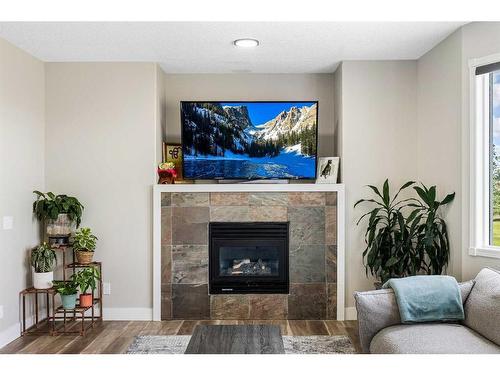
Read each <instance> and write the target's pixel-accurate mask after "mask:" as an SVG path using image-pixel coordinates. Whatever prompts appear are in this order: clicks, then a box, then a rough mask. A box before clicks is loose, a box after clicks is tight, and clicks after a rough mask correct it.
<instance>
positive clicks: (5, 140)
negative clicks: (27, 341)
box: [0, 39, 45, 346]
mask: <svg viewBox="0 0 500 375" xmlns="http://www.w3.org/2000/svg"><path fill="white" fill-rule="evenodd" d="M44 90H45V78H44V65H43V63H42V62H41V61H39V60H37V59H35V58H33V57H32V56H30V55H28V54H26V53H25V52H23V51H21V50H20V49H18V48H16V47H14V46H12V45H11V44H9V43H7V42H6V41H4V40H3V39H0V160H1V163H0V252H1V262H0V283H1V285H2V287H0V305H2V306H3V310H4V317H3V319H0V346H1V345H2V344H3V343H2V342H1V340H2V337H5V336H4V334H8V333H6V331H11V332H14V333H19V327H18V326H17V324H18V323H19V297H18V296H19V294H18V293H19V291H20V290H22V289H23V288H25V287H26V286H27V285H28V284H30V283H31V281H30V280H31V272H30V270H31V268H30V266H29V263H28V262H27V259H28V258H27V254H28V250H29V249H30V248H32V247H34V246H36V245H37V244H38V241H39V230H38V228H39V226H38V223H37V222H36V221H34V220H33V217H32V214H31V210H32V207H31V205H32V203H33V199H34V196H33V193H32V191H33V190H35V189H42V190H43V189H44V127H45V99H44V95H45V94H44ZM3 216H12V217H13V218H14V226H13V229H11V230H3V229H2V227H1V225H2V224H1V220H2V217H3ZM9 328H10V329H9Z"/></svg>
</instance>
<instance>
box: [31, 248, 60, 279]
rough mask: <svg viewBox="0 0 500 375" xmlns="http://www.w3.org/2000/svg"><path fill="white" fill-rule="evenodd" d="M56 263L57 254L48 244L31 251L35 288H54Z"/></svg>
mask: <svg viewBox="0 0 500 375" xmlns="http://www.w3.org/2000/svg"><path fill="white" fill-rule="evenodd" d="M56 263H57V258H56V252H55V251H54V249H52V248H51V247H50V246H49V245H48V244H47V243H46V242H44V243H43V244H41V245H39V246H38V247H36V248H34V249H33V250H32V251H31V266H32V267H33V286H34V288H35V289H48V288H51V287H52V280H53V279H54V266H55V264H56Z"/></svg>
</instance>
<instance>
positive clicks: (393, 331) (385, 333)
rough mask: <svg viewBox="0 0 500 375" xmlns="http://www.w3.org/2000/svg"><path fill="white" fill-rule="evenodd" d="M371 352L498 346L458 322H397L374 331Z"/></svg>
mask: <svg viewBox="0 0 500 375" xmlns="http://www.w3.org/2000/svg"><path fill="white" fill-rule="evenodd" d="M370 353H375V354H386V353H388V354H436V353H441V354H445V353H449V354H453V353H457V354H467V353H471V354H475V353H484V354H488V353H489V354H500V347H498V346H497V345H495V344H494V343H492V342H491V341H489V340H488V339H486V338H484V337H483V336H481V335H480V334H478V333H477V332H474V331H473V330H472V329H470V328H468V327H465V326H463V325H460V324H443V323H441V324H439V323H423V324H412V325H406V324H405V325H402V324H400V325H397V326H392V327H387V328H384V329H383V330H382V331H380V332H379V333H377V334H376V335H375V337H374V338H373V340H372V342H371V344H370Z"/></svg>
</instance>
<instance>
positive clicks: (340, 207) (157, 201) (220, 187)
mask: <svg viewBox="0 0 500 375" xmlns="http://www.w3.org/2000/svg"><path fill="white" fill-rule="evenodd" d="M225 192H227V193H266V192H269V193H279V192H284V193H294V192H297V193H300V192H304V193H307V192H311V193H315V192H320V193H322V192H324V193H328V192H336V196H337V202H336V207H337V239H336V240H337V296H336V297H337V309H336V313H337V314H336V316H337V320H344V305H345V301H344V298H345V274H344V264H345V187H344V184H312V183H291V184H280V183H276V184H271V183H261V184H257V183H253V184H250V183H240V184H225V183H224V184H173V185H153V320H156V321H159V320H161V304H162V300H161V298H162V293H161V282H162V281H161V277H162V276H161V273H162V268H161V261H162V260H161V258H162V257H161V216H162V215H161V212H162V202H161V196H162V193H225Z"/></svg>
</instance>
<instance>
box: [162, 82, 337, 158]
mask: <svg viewBox="0 0 500 375" xmlns="http://www.w3.org/2000/svg"><path fill="white" fill-rule="evenodd" d="M165 77H166V78H165V86H166V93H167V95H166V97H167V141H169V142H176V143H177V142H180V140H181V127H180V106H179V102H180V101H182V100H234V101H238V100H241V101H244V100H285V101H286V100H319V120H318V122H319V147H318V148H319V155H320V156H331V155H332V154H334V149H333V127H334V120H333V113H334V110H333V74H166V76H165Z"/></svg>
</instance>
